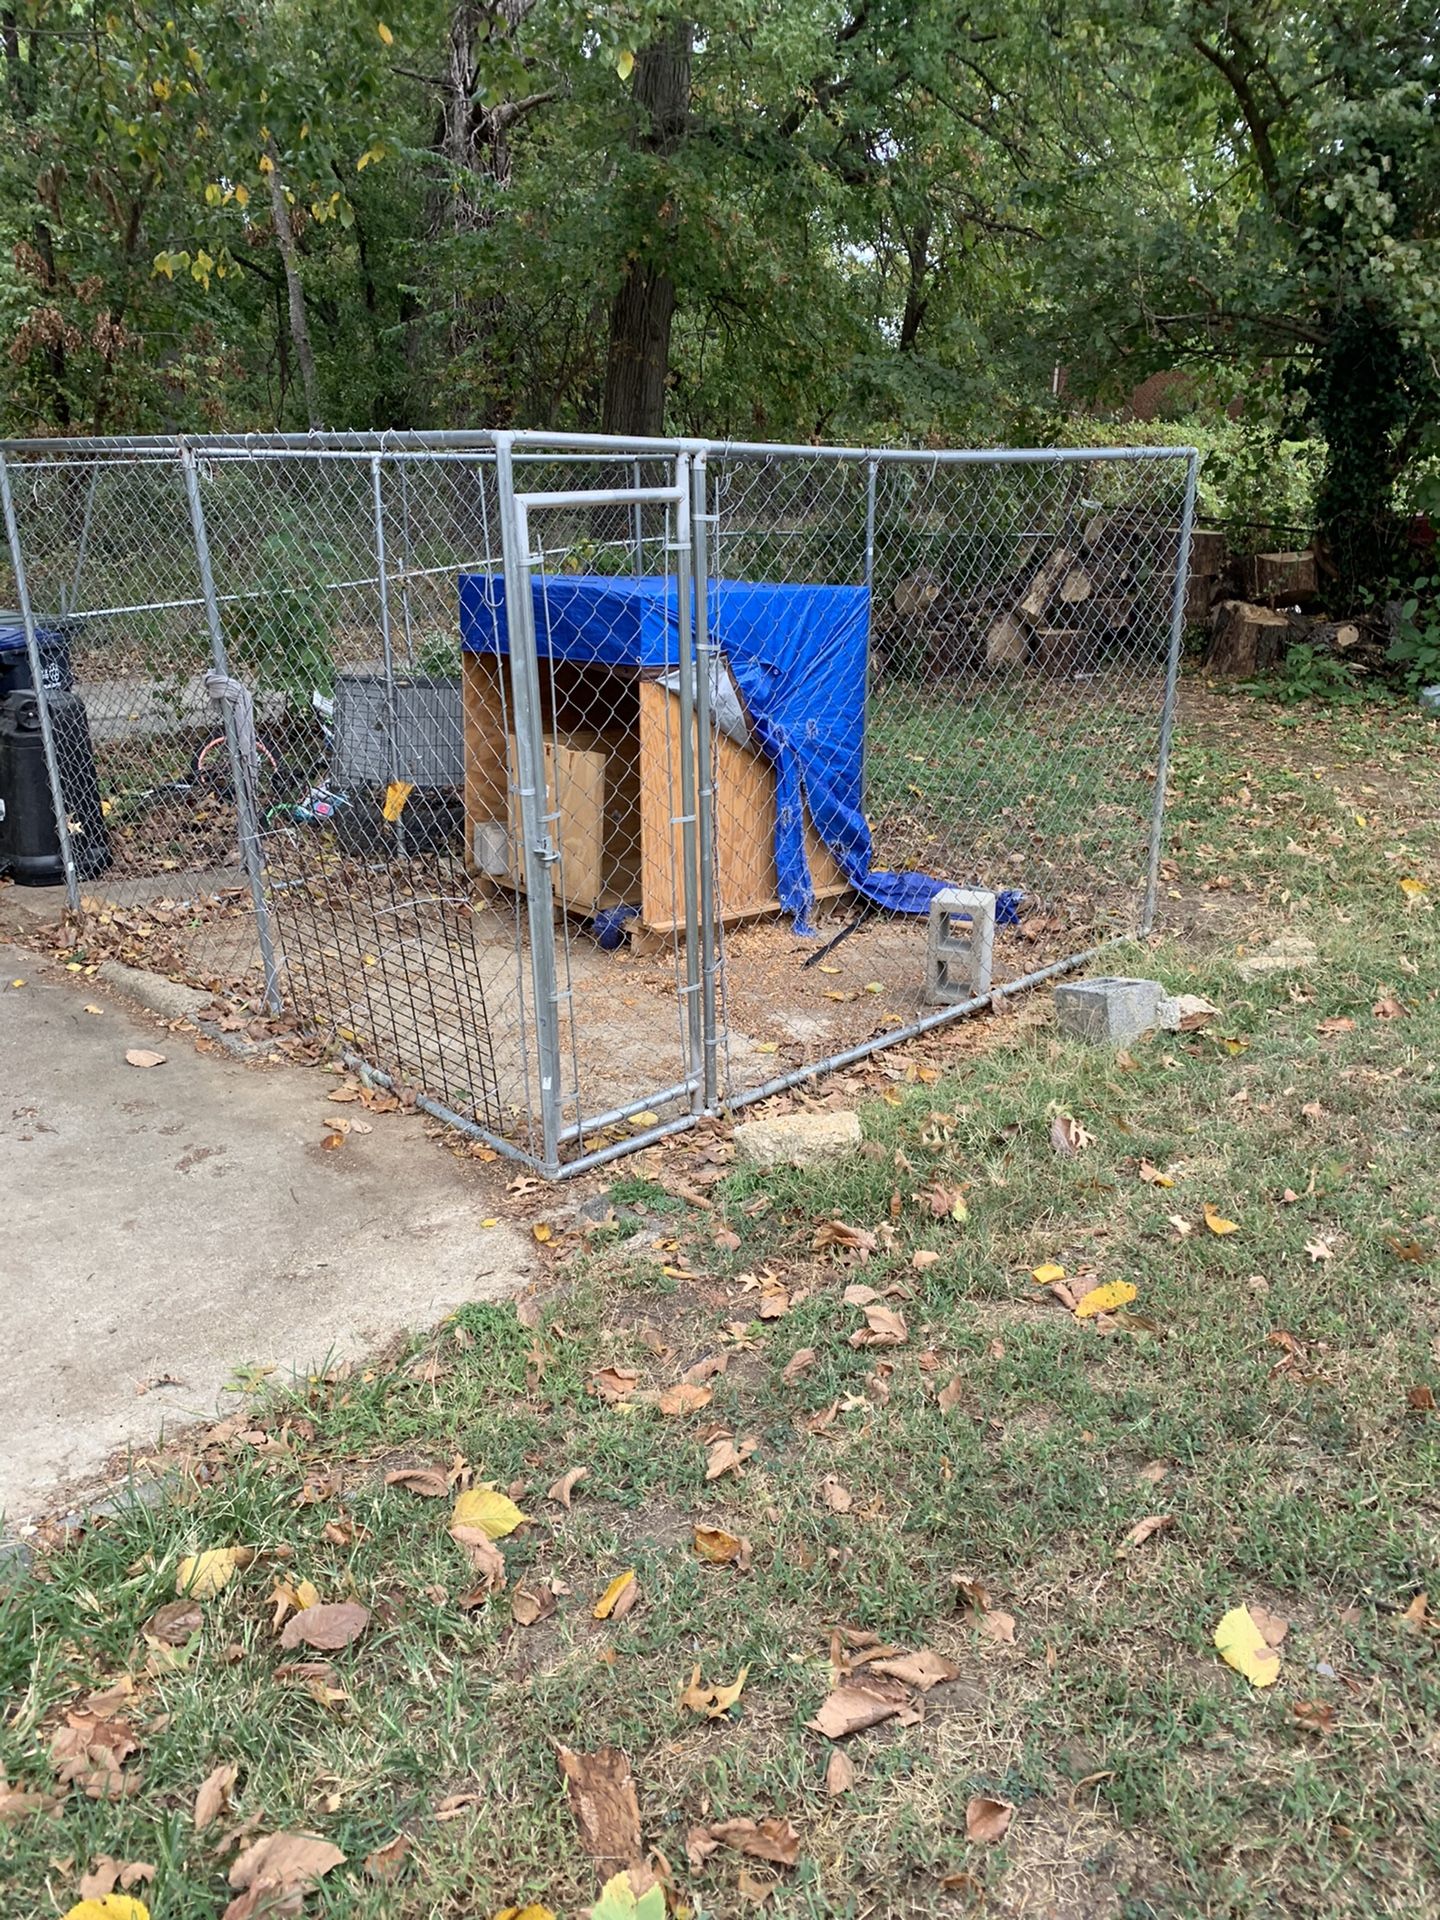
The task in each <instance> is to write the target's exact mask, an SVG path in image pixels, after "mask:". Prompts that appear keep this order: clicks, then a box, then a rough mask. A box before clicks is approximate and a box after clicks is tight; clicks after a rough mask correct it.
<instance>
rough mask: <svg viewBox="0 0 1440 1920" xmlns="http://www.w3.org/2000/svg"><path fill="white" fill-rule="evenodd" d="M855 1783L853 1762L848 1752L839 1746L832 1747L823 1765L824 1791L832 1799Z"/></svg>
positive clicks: (845, 1791) (847, 1790)
mask: <svg viewBox="0 0 1440 1920" xmlns="http://www.w3.org/2000/svg"><path fill="white" fill-rule="evenodd" d="M854 1784H855V1763H854V1761H853V1760H852V1759H851V1758H850V1756H849V1754H848V1753H843V1752H842V1751H841V1749H840V1748H839V1747H832V1748H831V1750H830V1758H829V1760H828V1761H827V1762H826V1766H825V1791H826V1793H828V1794H829V1796H830V1798H831V1799H832V1800H833V1799H835V1798H836V1797H837V1796H838V1795H840V1794H842V1793H848V1792H849V1791H850V1789H851V1788H852V1787H853V1786H854Z"/></svg>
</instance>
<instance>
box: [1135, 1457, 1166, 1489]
mask: <svg viewBox="0 0 1440 1920" xmlns="http://www.w3.org/2000/svg"><path fill="white" fill-rule="evenodd" d="M1169 1471H1170V1464H1169V1462H1168V1461H1166V1460H1147V1461H1146V1463H1145V1465H1144V1466H1143V1467H1141V1468H1140V1470H1139V1472H1138V1473H1137V1474H1136V1475H1135V1478H1136V1479H1137V1480H1144V1481H1147V1482H1148V1483H1149V1484H1150V1485H1151V1486H1152V1487H1158V1486H1159V1484H1160V1482H1161V1481H1162V1480H1163V1479H1164V1478H1165V1476H1166V1474H1167V1473H1169Z"/></svg>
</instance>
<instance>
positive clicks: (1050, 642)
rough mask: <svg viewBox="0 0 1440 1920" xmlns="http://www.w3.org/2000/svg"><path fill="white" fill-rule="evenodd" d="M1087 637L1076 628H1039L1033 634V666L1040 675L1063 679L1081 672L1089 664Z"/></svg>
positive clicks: (1091, 651) (1090, 655)
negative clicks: (1045, 674)
mask: <svg viewBox="0 0 1440 1920" xmlns="http://www.w3.org/2000/svg"><path fill="white" fill-rule="evenodd" d="M1092 657H1093V650H1092V648H1091V645H1090V640H1089V636H1088V635H1087V634H1084V633H1082V632H1081V631H1080V629H1079V628H1078V627H1039V628H1037V630H1036V633H1035V664H1036V666H1037V667H1038V668H1039V669H1040V671H1041V672H1042V673H1048V674H1051V675H1053V676H1055V677H1057V678H1064V677H1065V676H1067V675H1070V674H1076V673H1080V672H1082V671H1083V670H1084V669H1085V668H1086V667H1087V666H1088V665H1089V664H1090V662H1091V659H1092Z"/></svg>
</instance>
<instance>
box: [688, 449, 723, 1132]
mask: <svg viewBox="0 0 1440 1920" xmlns="http://www.w3.org/2000/svg"><path fill="white" fill-rule="evenodd" d="M690 488H691V505H690V530H691V541H692V545H693V547H694V564H693V573H694V578H695V676H696V702H695V707H696V719H697V722H698V727H697V731H698V732H699V736H700V746H699V755H700V764H699V768H698V773H699V780H698V783H697V789H696V796H695V804H696V811H697V813H698V814H699V829H700V833H699V839H700V969H701V970H700V1055H701V1099H702V1105H703V1107H704V1109H705V1110H706V1111H707V1112H708V1111H710V1110H711V1109H712V1108H714V1107H715V1106H716V1105H717V1104H718V1102H719V1098H720V1089H719V1072H718V1051H719V1021H718V1013H717V1008H718V1000H719V996H718V993H717V990H716V989H717V976H718V972H719V952H720V924H719V921H718V919H717V917H716V911H715V737H714V730H713V729H714V723H713V720H712V717H711V712H710V689H711V674H712V672H713V660H714V656H713V655H712V653H711V651H710V538H709V530H710V523H711V520H712V518H713V516H712V515H711V514H709V513H707V511H706V501H705V488H706V469H705V455H704V454H703V453H697V454H696V455H695V457H694V458H693V460H692V461H691V463H690Z"/></svg>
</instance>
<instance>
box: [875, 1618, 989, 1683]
mask: <svg viewBox="0 0 1440 1920" xmlns="http://www.w3.org/2000/svg"><path fill="white" fill-rule="evenodd" d="M991 1617H993V1616H991ZM867 1670H868V1671H869V1672H870V1673H883V1674H888V1675H889V1677H890V1678H891V1679H892V1680H900V1681H902V1682H903V1683H904V1684H905V1685H906V1686H907V1687H918V1689H919V1690H920V1692H921V1693H928V1692H929V1691H930V1689H931V1687H938V1686H941V1685H942V1684H943V1683H944V1682H945V1681H947V1680H958V1679H959V1677H960V1669H959V1668H958V1667H957V1666H956V1665H955V1663H954V1662H953V1661H952V1660H947V1659H946V1658H945V1656H944V1655H943V1654H939V1653H934V1652H932V1651H931V1649H930V1648H929V1647H921V1648H920V1650H919V1652H918V1653H894V1654H891V1655H890V1656H889V1657H888V1658H886V1659H884V1660H872V1661H870V1662H869V1665H868V1669H867Z"/></svg>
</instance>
